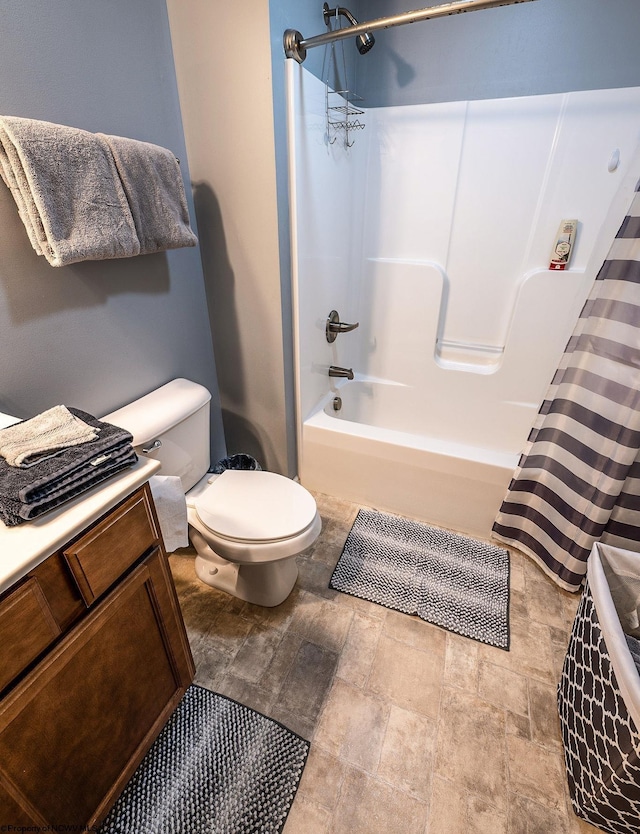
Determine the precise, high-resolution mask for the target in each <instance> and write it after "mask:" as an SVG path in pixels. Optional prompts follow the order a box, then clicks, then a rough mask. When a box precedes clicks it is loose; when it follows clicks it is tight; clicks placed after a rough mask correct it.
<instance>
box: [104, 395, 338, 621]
mask: <svg viewBox="0 0 640 834" xmlns="http://www.w3.org/2000/svg"><path fill="white" fill-rule="evenodd" d="M210 400H211V394H210V393H209V391H208V390H207V389H206V388H205V387H204V386H202V385H199V384H198V383H195V382H191V381H189V380H187V379H174V380H173V381H172V382H168V383H167V384H166V385H163V386H162V387H161V388H157V389H156V390H155V391H152V392H151V393H150V394H147V395H145V396H144V397H141V398H140V399H138V400H135V401H134V402H132V403H130V404H129V405H126V406H124V407H123V408H120V409H118V410H117V411H113V412H111V414H107V415H105V416H104V417H103V418H102V419H103V420H105V421H106V422H108V423H113V424H114V425H116V426H120V427H122V428H124V429H127V430H128V431H130V432H131V434H132V435H133V445H134V446H135V448H136V451H137V452H138V453H139V454H141V455H145V456H146V457H150V458H155V459H156V460H159V461H160V463H161V469H160V474H161V475H177V476H178V477H179V478H180V479H181V481H182V488H183V489H184V492H185V496H186V500H187V521H188V523H189V537H190V539H191V542H192V544H193V546H194V547H195V549H196V551H197V554H198V555H197V556H196V563H195V569H196V574H197V576H198V578H199V579H200V580H202V582H204V583H206V584H207V585H210V586H212V587H214V588H218V589H219V590H221V591H226V592H227V593H229V594H232V595H233V596H235V597H238V598H239V599H242V600H245V601H246V602H251V603H254V604H256V605H264V606H268V607H271V606H275V605H279V604H280V603H281V602H283V601H284V600H285V599H286V598H287V597H288V596H289V594H290V593H291V590H292V589H293V586H294V585H295V582H296V579H297V577H298V567H297V565H296V556H297V555H298V554H299V553H301V552H302V551H303V550H305V549H306V548H307V547H309V546H310V545H311V544H313V542H314V541H315V540H316V539H317V538H318V535H319V533H320V530H321V527H322V523H321V520H320V515H319V513H318V509H317V507H316V502H315V500H314V498H313V496H312V495H311V493H309V492H308V491H307V490H306V489H305V488H304V487H303V486H301V485H300V484H299V483H297V482H296V481H292V480H291V479H289V478H286V477H284V476H283V475H278V474H276V473H275V472H264V471H261V470H258V471H244V470H232V469H228V470H226V471H224V472H223V473H222V474H221V475H214V474H212V473H211V472H209V465H210V456H209V402H210Z"/></svg>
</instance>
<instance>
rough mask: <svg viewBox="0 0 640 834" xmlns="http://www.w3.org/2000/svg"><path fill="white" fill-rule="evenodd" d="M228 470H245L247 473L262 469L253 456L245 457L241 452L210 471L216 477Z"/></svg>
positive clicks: (223, 460) (230, 456)
mask: <svg viewBox="0 0 640 834" xmlns="http://www.w3.org/2000/svg"><path fill="white" fill-rule="evenodd" d="M227 469H244V470H247V471H252V470H254V471H256V472H257V471H259V470H261V469H262V467H261V466H260V464H259V463H258V461H257V460H256V459H255V458H253V457H251V455H245V454H243V453H242V452H240V453H239V454H237V455H229V457H228V458H222V460H219V461H218V462H217V463H216V464H215V466H212V467H211V469H210V470H209V471H210V472H213V474H214V475H221V474H222V473H223V472H225V471H226V470H227Z"/></svg>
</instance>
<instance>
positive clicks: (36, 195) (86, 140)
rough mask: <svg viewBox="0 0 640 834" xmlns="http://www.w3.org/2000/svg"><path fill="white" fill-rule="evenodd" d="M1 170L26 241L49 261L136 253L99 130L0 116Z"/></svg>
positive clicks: (126, 210) (128, 212)
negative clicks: (23, 228) (27, 238)
mask: <svg viewBox="0 0 640 834" xmlns="http://www.w3.org/2000/svg"><path fill="white" fill-rule="evenodd" d="M0 173H1V174H2V178H3V179H4V181H5V183H6V184H7V185H8V187H9V188H10V189H11V193H12V195H13V198H14V200H15V202H16V205H17V206H18V213H19V215H20V218H21V219H22V222H23V223H24V225H25V228H26V230H27V234H28V235H29V240H30V241H31V245H32V246H33V248H34V249H35V251H36V252H37V253H38V254H39V255H44V257H45V258H46V259H47V261H48V262H49V263H50V264H51V266H65V265H66V264H72V263H75V262H77V261H90V260H101V259H104V258H128V257H131V256H132V255H138V254H139V252H140V243H139V241H138V237H137V234H136V228H135V224H134V222H133V217H132V215H131V210H130V208H129V204H128V202H127V197H126V195H125V193H124V190H123V187H122V184H121V182H120V177H119V175H118V171H117V169H116V166H115V163H114V161H113V156H112V154H111V151H110V149H109V146H108V144H107V143H106V142H105V140H104V139H103V138H102V137H100V136H98V135H96V134H94V133H88V132H87V131H86V130H79V129H78V128H74V127H65V126H63V125H57V124H52V123H51V122H43V121H38V120H36V119H22V118H19V117H16V116H3V117H0Z"/></svg>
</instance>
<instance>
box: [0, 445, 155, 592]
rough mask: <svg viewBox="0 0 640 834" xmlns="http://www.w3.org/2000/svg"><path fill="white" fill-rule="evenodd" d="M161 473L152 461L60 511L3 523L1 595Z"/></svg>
mask: <svg viewBox="0 0 640 834" xmlns="http://www.w3.org/2000/svg"><path fill="white" fill-rule="evenodd" d="M158 469H160V463H159V461H156V460H151V459H150V458H144V457H141V458H139V460H138V462H137V463H136V464H135V465H134V466H132V467H131V469H127V470H126V471H125V472H121V473H119V474H118V475H114V476H113V478H110V479H109V480H107V481H104V483H102V484H99V485H98V486H95V487H93V489H90V490H88V491H87V492H85V493H83V494H82V495H80V496H78V498H74V499H73V500H72V501H69V502H68V503H67V504H64V506H62V507H60V508H59V509H57V510H52V511H51V512H49V513H45V514H44V515H43V516H41V517H40V518H37V519H34V520H33V521H26V522H25V523H24V524H20V525H18V526H17V527H7V526H6V525H4V524H3V523H2V522H1V521H0V593H2V592H3V591H6V590H7V588H10V587H11V585H13V584H14V582H16V581H17V580H18V579H21V578H22V577H23V576H24V575H25V574H27V573H28V572H29V571H30V570H31V569H32V568H34V567H35V566H36V565H39V564H40V562H43V561H44V560H45V559H46V558H47V556H50V555H51V554H52V553H55V551H56V550H58V548H59V547H61V546H62V545H63V544H65V543H66V542H68V541H69V540H70V539H72V538H73V537H74V536H76V535H77V534H78V533H81V532H82V531H83V530H84V529H85V527H87V526H88V525H90V524H91V523H92V522H94V521H95V520H96V519H98V518H100V516H101V515H104V513H106V512H107V510H109V509H110V508H111V507H113V506H115V505H116V504H117V503H118V502H119V501H122V499H123V498H126V497H127V495H129V493H131V492H133V491H134V490H135V489H137V488H138V487H139V486H141V485H142V484H144V483H145V482H146V481H148V480H149V478H150V477H151V476H152V475H154V474H155V473H156V472H157V471H158Z"/></svg>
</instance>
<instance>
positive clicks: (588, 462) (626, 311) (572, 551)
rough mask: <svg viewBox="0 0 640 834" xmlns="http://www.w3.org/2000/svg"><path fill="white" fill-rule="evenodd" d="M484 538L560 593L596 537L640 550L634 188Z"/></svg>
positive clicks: (637, 202) (639, 290) (639, 225)
mask: <svg viewBox="0 0 640 834" xmlns="http://www.w3.org/2000/svg"><path fill="white" fill-rule="evenodd" d="M639 186H640V184H639ZM493 536H494V538H496V539H498V540H499V541H501V542H503V543H505V544H508V545H512V546H514V547H516V548H517V549H518V550H521V551H523V552H524V553H526V554H527V555H529V556H530V557H531V558H532V559H534V560H535V561H536V562H537V563H538V564H539V565H540V567H542V569H543V570H544V571H546V573H548V574H549V576H551V578H552V579H554V580H555V581H556V582H557V583H558V585H560V586H561V587H563V588H566V589H567V590H569V591H577V590H579V588H580V587H581V585H582V582H583V579H584V576H585V573H586V569H587V559H588V557H589V553H590V552H591V547H592V545H593V543H594V542H595V541H602V542H605V543H607V544H612V545H616V546H619V547H623V548H626V549H628V550H638V551H640V193H639V192H638V191H636V193H635V195H634V199H633V201H632V204H631V208H630V210H629V213H628V215H627V217H626V218H625V220H624V222H623V224H622V226H621V227H620V231H619V232H618V234H617V237H616V239H615V241H614V242H613V244H612V246H611V249H610V250H609V254H608V256H607V260H606V261H605V263H604V265H603V266H602V269H601V270H600V272H599V273H598V277H597V279H596V281H595V283H594V286H593V289H592V291H591V293H590V295H589V299H588V300H587V302H586V304H585V306H584V308H583V310H582V313H581V314H580V318H579V319H578V322H577V324H576V328H575V330H574V333H573V335H572V337H571V339H570V341H569V344H568V345H567V348H566V350H565V353H564V356H563V358H562V361H561V363H560V367H559V368H558V370H557V371H556V374H555V376H554V379H553V381H552V383H551V387H550V388H549V391H548V394H547V398H546V399H545V401H544V403H543V404H542V407H541V409H540V412H539V413H538V417H537V419H536V422H535V423H534V425H533V428H532V429H531V433H530V435H529V438H528V441H527V445H526V447H525V450H524V452H523V454H522V456H521V458H520V461H519V463H518V467H517V468H516V471H515V472H514V475H513V479H512V481H511V484H510V485H509V490H508V492H507V495H506V497H505V499H504V501H503V503H502V506H501V508H500V512H499V513H498V516H497V517H496V520H495V523H494V525H493Z"/></svg>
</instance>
